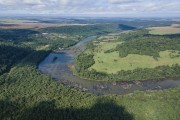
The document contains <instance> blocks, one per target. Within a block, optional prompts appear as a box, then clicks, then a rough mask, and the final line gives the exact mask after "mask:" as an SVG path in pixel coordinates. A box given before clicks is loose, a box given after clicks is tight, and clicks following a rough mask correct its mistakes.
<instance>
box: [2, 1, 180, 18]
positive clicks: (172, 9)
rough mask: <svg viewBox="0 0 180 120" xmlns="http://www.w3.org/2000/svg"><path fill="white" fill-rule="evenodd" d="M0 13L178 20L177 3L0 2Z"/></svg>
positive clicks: (178, 6)
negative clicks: (167, 17)
mask: <svg viewBox="0 0 180 120" xmlns="http://www.w3.org/2000/svg"><path fill="white" fill-rule="evenodd" d="M0 14H1V15H2V14H3V15H8V14H51V15H53V14H55V15H56V14H60V15H84V16H85V15H86V16H88V15H89V16H118V17H121V16H127V17H131V16H132V17H134V16H137V17H138V16H156V17H161V16H176V17H180V0H0Z"/></svg>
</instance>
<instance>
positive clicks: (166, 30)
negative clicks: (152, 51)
mask: <svg viewBox="0 0 180 120" xmlns="http://www.w3.org/2000/svg"><path fill="white" fill-rule="evenodd" d="M147 29H148V30H150V31H149V33H150V34H153V35H165V34H178V33H180V27H174V26H167V27H150V28H147Z"/></svg>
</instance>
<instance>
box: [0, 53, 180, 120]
mask: <svg viewBox="0 0 180 120" xmlns="http://www.w3.org/2000/svg"><path fill="white" fill-rule="evenodd" d="M45 55H46V54H43V52H42V53H41V52H39V51H38V52H34V53H32V54H30V55H29V56H27V57H26V59H24V60H23V61H22V63H20V64H19V65H18V66H16V67H14V68H13V69H12V70H11V71H10V73H9V74H8V75H7V76H6V77H3V76H1V77H0V88H1V92H0V111H3V112H0V119H1V120H8V119H18V120H19V119H26V120H28V119H33V120H38V119H67V120H74V119H79V120H83V119H89V120H94V119H98V120H101V119H102V120H106V119H107V120H109V119H118V120H119V119H120V116H119V115H120V114H119V113H120V111H121V110H124V113H125V111H126V112H127V113H126V114H125V115H123V116H122V120H131V119H132V117H130V116H133V119H135V120H170V119H171V120H179V119H180V114H179V110H180V94H179V92H180V87H178V88H174V89H170V90H163V91H157V92H156V91H154V92H136V93H134V94H128V95H107V96H100V97H98V96H95V95H92V94H89V93H85V92H80V91H77V90H75V89H70V88H68V87H65V86H63V85H61V84H58V83H57V82H56V81H54V80H52V79H50V78H49V77H48V76H46V75H43V74H41V73H40V72H39V71H38V70H36V64H37V63H38V62H39V61H40V60H41V59H42V58H44V56H45ZM32 58H33V60H32V61H33V62H32V61H31V59H32ZM27 73H30V74H27ZM4 78H5V79H4ZM103 117H104V118H103ZM126 117H127V118H126Z"/></svg>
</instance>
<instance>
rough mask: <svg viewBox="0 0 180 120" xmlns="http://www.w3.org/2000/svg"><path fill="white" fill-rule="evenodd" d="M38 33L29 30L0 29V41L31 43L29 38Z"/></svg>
mask: <svg viewBox="0 0 180 120" xmlns="http://www.w3.org/2000/svg"><path fill="white" fill-rule="evenodd" d="M38 33H39V32H38V31H35V30H30V29H0V41H15V42H16V41H31V40H32V39H30V38H29V36H30V35H33V34H38Z"/></svg>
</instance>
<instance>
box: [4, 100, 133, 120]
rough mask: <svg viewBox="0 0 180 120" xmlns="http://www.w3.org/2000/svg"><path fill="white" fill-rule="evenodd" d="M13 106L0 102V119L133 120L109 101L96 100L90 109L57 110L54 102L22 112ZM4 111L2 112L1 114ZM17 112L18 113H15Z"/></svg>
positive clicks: (123, 110)
mask: <svg viewBox="0 0 180 120" xmlns="http://www.w3.org/2000/svg"><path fill="white" fill-rule="evenodd" d="M18 109H21V108H19V107H18V106H16V107H15V105H14V104H10V103H7V102H3V101H1V102H0V111H1V112H0V119H1V120H5V119H13V120H14V119H18V120H133V119H134V118H133V115H131V114H129V113H128V112H127V111H126V110H125V108H124V107H122V106H118V105H117V104H116V103H115V102H113V101H111V100H102V99H100V100H98V101H97V103H96V104H94V105H93V106H92V107H91V108H81V109H76V108H73V107H70V108H63V109H61V108H57V106H56V103H55V101H46V102H41V103H39V104H38V105H37V106H36V107H33V108H30V109H27V110H24V112H22V111H20V110H18ZM2 111H4V112H2ZM17 111H19V113H18V112H17Z"/></svg>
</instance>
